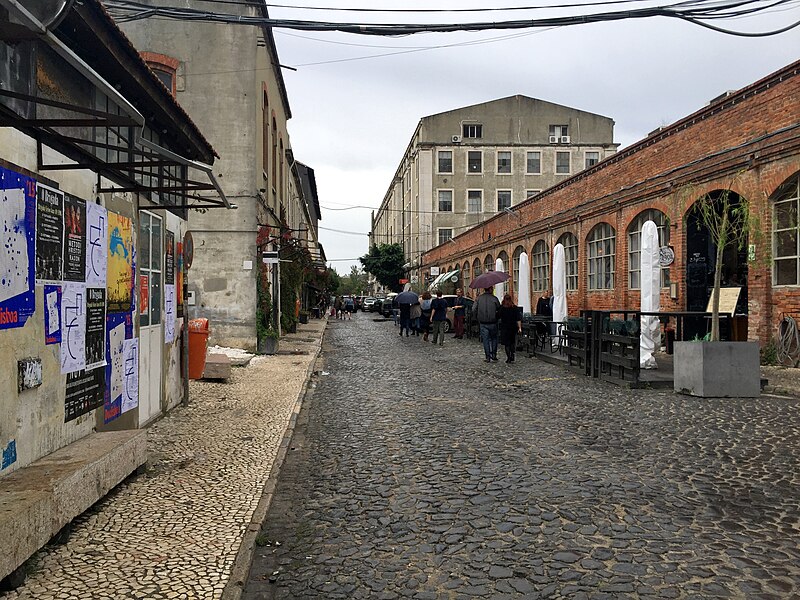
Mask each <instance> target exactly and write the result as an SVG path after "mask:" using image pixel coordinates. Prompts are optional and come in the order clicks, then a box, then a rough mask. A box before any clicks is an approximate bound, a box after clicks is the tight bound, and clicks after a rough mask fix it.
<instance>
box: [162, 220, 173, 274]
mask: <svg viewBox="0 0 800 600" xmlns="http://www.w3.org/2000/svg"><path fill="white" fill-rule="evenodd" d="M164 283H165V284H166V285H171V284H174V283H175V233H174V232H173V231H170V230H169V229H167V235H166V236H165V239H164Z"/></svg>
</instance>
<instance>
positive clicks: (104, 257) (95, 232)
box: [86, 202, 108, 287]
mask: <svg viewBox="0 0 800 600" xmlns="http://www.w3.org/2000/svg"><path fill="white" fill-rule="evenodd" d="M107 270H108V215H107V213H106V209H105V208H103V207H102V206H100V205H99V204H94V203H93V202H87V203H86V285H87V287H106V273H107Z"/></svg>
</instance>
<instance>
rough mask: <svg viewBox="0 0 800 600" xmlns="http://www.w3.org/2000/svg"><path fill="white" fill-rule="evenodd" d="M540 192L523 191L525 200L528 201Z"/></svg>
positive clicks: (540, 191)
mask: <svg viewBox="0 0 800 600" xmlns="http://www.w3.org/2000/svg"><path fill="white" fill-rule="evenodd" d="M541 193H542V190H525V199H526V200H530V199H531V198H533V197H534V196H536V195H538V194H541Z"/></svg>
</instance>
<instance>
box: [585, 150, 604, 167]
mask: <svg viewBox="0 0 800 600" xmlns="http://www.w3.org/2000/svg"><path fill="white" fill-rule="evenodd" d="M599 162H600V153H599V152H587V153H586V155H585V157H584V168H585V169H588V168H589V167H591V166H592V165H596V164H597V163H599Z"/></svg>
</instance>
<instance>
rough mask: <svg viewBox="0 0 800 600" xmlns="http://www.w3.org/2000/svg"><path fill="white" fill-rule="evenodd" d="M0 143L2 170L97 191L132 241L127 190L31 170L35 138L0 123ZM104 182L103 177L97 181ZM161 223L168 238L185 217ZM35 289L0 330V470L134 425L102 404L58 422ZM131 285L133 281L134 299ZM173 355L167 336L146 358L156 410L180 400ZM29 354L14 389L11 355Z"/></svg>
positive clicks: (54, 157) (134, 202)
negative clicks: (155, 372) (25, 374)
mask: <svg viewBox="0 0 800 600" xmlns="http://www.w3.org/2000/svg"><path fill="white" fill-rule="evenodd" d="M0 148H2V151H0V158H1V159H3V161H4V162H5V164H6V165H7V168H9V169H10V170H12V171H17V172H23V174H29V175H30V176H32V177H34V178H35V179H37V181H39V182H40V183H44V184H46V185H49V186H51V187H57V188H59V189H61V190H63V191H66V192H69V193H71V194H73V195H75V196H78V197H79V198H82V199H84V200H87V201H89V202H91V201H92V200H93V199H95V198H99V199H100V202H101V204H102V205H103V206H105V207H106V208H107V209H108V210H110V211H114V212H116V213H119V214H122V215H124V216H126V217H129V218H131V219H132V221H133V223H132V226H133V232H134V240H135V243H136V232H137V231H138V211H137V210H136V208H137V206H138V199H137V198H136V197H135V196H133V195H131V194H127V193H126V194H120V193H114V194H111V193H106V194H100V195H98V194H96V193H95V191H94V190H95V184H96V182H97V176H96V174H94V173H92V172H91V171H87V170H80V171H48V172H47V173H46V174H44V175H41V174H37V173H36V168H37V162H36V144H35V142H34V140H33V139H31V138H29V137H27V136H25V135H23V134H21V133H19V132H18V131H16V130H13V129H10V128H0ZM43 158H44V162H45V163H46V164H49V163H54V162H65V161H66V159H65V158H64V157H63V156H61V155H59V154H58V153H56V152H54V151H52V150H50V149H48V148H47V147H44V148H43ZM25 172H27V173H25ZM108 183H109V182H106V181H104V184H108ZM168 222H171V225H169V227H170V229H174V230H176V239H180V238H179V237H178V233H177V232H178V231H180V232H182V231H183V230H185V222H184V221H182V220H181V219H178V218H177V217H175V216H174V215H170V217H169V219H168ZM181 235H182V233H181ZM137 246H138V244H137ZM137 251H138V250H137ZM137 281H138V278H137ZM43 290H44V288H43V286H41V285H37V286H36V287H35V295H36V311H35V313H34V314H33V315H32V316H31V317H29V318H28V320H27V322H26V323H25V325H24V326H23V327H19V328H13V329H3V330H0V450H3V451H6V453H7V455H8V456H11V448H12V447H13V448H14V449H15V454H16V458H15V460H13V461H11V462H9V463H8V464H6V466H5V467H4V468H2V469H0V475H5V474H6V473H10V472H12V471H15V470H17V469H19V468H22V467H24V466H27V465H28V464H30V463H31V462H33V461H35V460H36V459H38V458H40V457H42V456H45V455H48V454H50V453H52V452H54V451H56V450H58V449H59V448H62V447H64V446H66V445H68V444H70V443H72V442H74V441H76V440H79V439H81V438H83V437H85V436H87V435H89V434H90V433H92V432H93V431H110V430H123V429H133V428H137V427H139V424H140V419H139V411H138V410H137V409H134V410H131V411H128V412H125V413H122V414H121V415H120V416H119V417H118V418H116V419H114V420H112V421H110V422H109V423H108V424H106V423H105V413H104V408H103V407H102V406H101V407H99V408H97V409H94V410H92V411H91V412H88V413H86V414H84V415H81V416H79V417H77V418H76V419H74V420H71V421H69V422H66V423H65V422H64V419H65V414H64V411H65V396H66V375H62V374H61V369H60V345H59V344H51V345H45V343H44V340H45V335H44V293H43ZM138 291H139V290H138V287H137V289H136V290H135V295H136V297H137V298H138ZM135 314H136V313H134V318H133V335H134V337H138V336H139V329H138V319H137V318H136V317H135ZM176 327H177V326H176ZM178 356H179V351H178V346H177V343H175V344H172V345H170V347H169V348H167V349H166V351H165V352H164V353H163V354H162V355H161V356H157V357H153V359H154V360H157V361H159V362H160V363H161V365H162V369H163V372H164V374H165V376H164V378H163V380H162V381H163V387H162V388H161V389H160V391H161V396H160V398H159V405H160V407H161V409H162V410H165V409H168V408H170V407H171V406H174V405H175V404H177V403H178V402H180V400H181V399H182V393H183V392H182V390H183V385H182V380H181V373H180V363H179V360H178ZM31 357H33V358H36V359H39V360H41V364H42V384H41V385H40V386H39V387H35V388H33V389H28V390H24V391H22V392H18V390H17V361H19V360H21V359H25V358H31ZM146 376H147V373H146V372H145V373H140V385H141V383H142V381H143V378H144V377H146ZM6 462H8V461H6ZM4 464H5V463H4Z"/></svg>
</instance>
